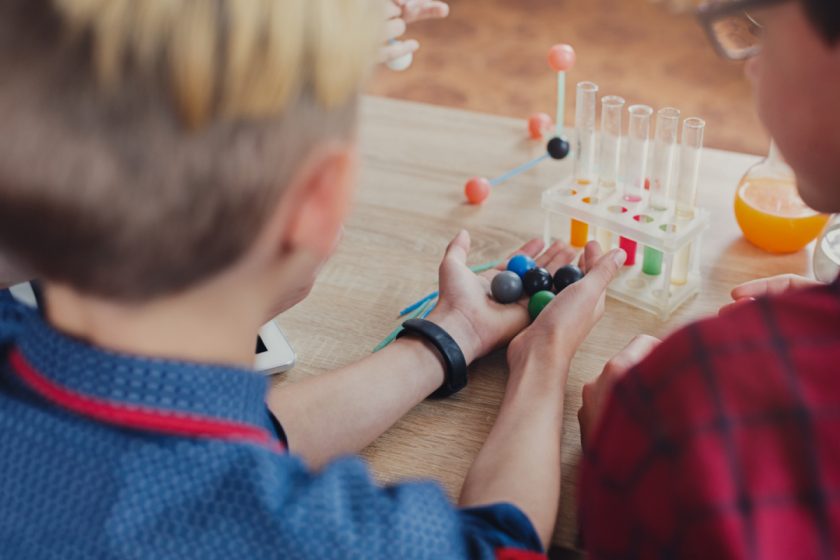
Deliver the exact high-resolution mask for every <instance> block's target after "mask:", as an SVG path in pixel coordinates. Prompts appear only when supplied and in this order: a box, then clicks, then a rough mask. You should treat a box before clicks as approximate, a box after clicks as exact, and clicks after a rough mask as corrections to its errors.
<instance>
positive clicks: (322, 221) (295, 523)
mask: <svg viewBox="0 0 840 560" xmlns="http://www.w3.org/2000/svg"><path fill="white" fill-rule="evenodd" d="M384 9H385V7H384V4H383V3H382V2H375V1H372V0H286V1H282V2H281V1H273V0H215V1H211V0H180V1H175V0H5V1H3V2H2V3H0V75H2V76H3V78H2V80H1V81H0V127H2V128H0V250H2V252H3V254H7V255H10V256H11V257H12V258H13V259H14V260H15V262H16V263H19V264H21V265H22V266H24V267H25V268H26V269H28V270H31V271H33V273H34V274H36V275H37V276H38V277H39V278H42V279H43V281H44V288H45V297H46V307H45V313H44V316H41V315H39V314H36V313H33V312H29V311H26V310H24V309H23V308H21V307H19V306H16V305H14V304H10V303H2V304H0V433H2V434H3V437H2V438H0V472H2V477H0V551H2V555H3V557H8V558H27V559H36V558H202V559H207V558H275V557H276V558H317V559H323V558H392V559H393V558H401V559H409V558H467V557H469V558H492V557H496V556H499V557H501V556H505V555H508V556H510V555H514V556H515V555H522V554H526V553H528V552H531V553H535V554H537V553H539V552H540V551H542V549H543V546H544V544H545V543H546V542H547V541H548V539H549V538H550V535H551V531H552V528H553V524H554V519H555V517H556V510H557V503H558V494H559V481H560V477H559V468H560V460H559V454H560V434H561V424H562V408H563V386H564V382H565V378H566V373H567V370H568V362H569V360H570V359H571V356H572V355H573V353H574V351H575V349H576V347H577V345H578V344H579V343H580V341H581V340H582V338H583V337H584V336H585V335H586V333H587V332H588V330H589V329H590V328H591V326H592V324H593V323H594V322H595V321H596V320H597V318H598V316H599V315H600V314H601V313H602V310H603V297H604V289H605V287H606V285H607V283H608V282H609V280H610V279H611V278H612V276H613V275H614V274H615V272H616V270H617V269H618V267H619V266H620V265H621V263H622V261H623V255H622V254H621V253H618V254H610V255H608V256H607V257H604V258H600V255H599V250H598V248H597V247H596V246H593V247H590V248H589V249H588V253H587V255H586V263H587V264H588V265H589V266H587V267H586V268H587V269H588V270H589V274H588V275H587V277H586V278H585V279H584V280H583V281H582V282H580V283H578V284H576V285H575V286H573V287H572V288H569V289H568V290H567V291H565V292H564V293H563V294H562V295H561V296H559V297H558V298H557V300H556V301H555V302H554V303H553V304H552V305H550V306H549V307H548V308H547V309H546V311H545V312H544V313H543V314H542V315H541V316H540V318H539V320H538V321H536V322H535V323H534V324H533V325H532V326H530V327H529V328H527V329H525V330H523V328H524V327H525V326H526V324H527V312H526V310H525V308H524V305H508V306H502V305H498V304H496V303H495V302H493V301H492V300H491V299H490V298H489V297H488V292H489V290H488V288H489V280H490V278H491V277H492V275H493V274H495V272H492V273H489V274H486V275H484V276H476V275H474V274H472V273H471V272H470V271H469V269H468V268H467V267H466V265H465V262H466V258H467V254H468V252H469V237H468V236H467V234H466V233H464V232H462V233H460V234H458V236H457V237H455V239H454V240H453V242H452V243H451V245H450V246H449V248H448V249H447V252H446V255H445V256H444V259H443V262H442V264H441V269H440V285H441V299H440V304H439V305H438V307H437V310H436V311H435V313H434V314H432V315H431V316H430V317H429V321H428V322H426V323H423V324H421V325H419V326H416V329H417V330H413V331H411V333H410V336H406V337H404V338H401V339H400V340H399V341H398V342H397V343H395V344H393V345H392V346H391V347H389V348H388V349H386V350H384V351H382V352H380V353H377V354H375V355H373V356H371V357H369V358H366V359H365V360H362V361H360V362H358V363H356V364H351V365H348V366H346V367H344V368H342V369H340V370H337V371H334V372H329V373H326V374H323V375H320V376H317V377H315V378H312V379H309V380H307V381H304V382H300V383H295V384H292V385H290V386H287V387H283V388H282V389H281V390H278V391H275V392H272V393H271V394H267V388H266V382H265V380H264V378H262V377H260V376H258V375H256V374H254V373H252V372H251V371H249V369H250V364H251V361H252V358H253V351H254V348H253V341H254V333H255V332H256V330H257V329H258V327H259V325H260V324H262V323H263V322H264V321H265V320H266V319H267V318H268V317H270V316H272V315H273V314H274V313H277V312H279V311H282V310H284V309H287V308H289V307H290V306H292V305H294V304H295V303H296V302H298V301H300V300H301V299H302V298H304V297H305V296H306V294H307V293H308V291H309V289H310V287H311V286H312V283H313V282H314V280H315V277H316V274H317V271H318V269H319V268H320V266H321V265H322V264H323V263H324V261H325V260H326V259H327V258H328V257H329V255H330V253H331V252H332V250H333V248H334V246H335V244H336V240H337V238H338V237H339V232H340V231H341V226H342V222H343V219H344V217H345V215H346V213H347V211H348V205H349V201H350V199H351V197H352V194H353V187H354V182H355V178H354V174H355V170H356V167H357V154H356V147H355V145H356V144H355V122H356V105H357V98H358V94H359V90H360V87H361V83H362V81H363V79H364V77H365V74H366V73H367V70H368V66H369V63H370V61H371V60H373V59H375V58H376V49H377V46H378V44H379V42H380V41H379V38H380V37H381V36H382V33H383V30H382V20H383V10H384ZM541 250H542V245H541V243H539V242H537V241H532V242H529V243H528V244H526V245H525V246H523V247H522V249H521V251H522V252H524V253H526V254H530V255H533V256H537V254H538V253H539V252H540V251H541ZM571 258H572V254H571V252H570V251H569V250H568V249H567V248H566V247H564V246H562V245H559V244H558V245H553V246H551V247H549V248H547V249H546V250H545V251H544V252H542V254H541V255H540V256H539V257H538V262H539V263H540V264H541V265H542V266H545V267H547V268H549V269H550V270H553V269H556V268H558V267H559V266H562V265H565V264H567V263H568V262H569V261H570V260H571ZM520 331H521V332H520ZM185 332H190V333H193V335H192V336H190V337H189V338H185V337H184V336H183V333H185ZM430 333H432V334H433V335H434V337H433V336H431V335H430ZM514 336H516V338H515V339H514V340H513V342H512V343H511V345H510V347H509V350H508V359H509V362H510V367H511V375H510V382H509V388H508V391H507V394H506V396H505V399H504V402H503V403H502V407H501V411H500V414H499V418H498V420H497V423H496V425H495V427H494V428H493V430H492V432H491V434H490V436H489V438H488V441H487V443H486V445H485V447H484V448H483V450H482V451H481V453H480V454H479V456H478V458H477V459H476V461H475V464H474V466H473V468H472V469H471V471H470V473H469V475H468V477H467V480H466V482H465V484H464V489H463V492H462V496H461V499H460V506H461V509H458V508H456V507H454V506H453V505H451V504H450V503H449V501H448V500H447V498H446V496H445V494H444V493H443V491H442V490H441V489H440V488H439V487H438V486H437V485H435V484H433V483H411V484H401V485H396V486H390V487H387V488H382V487H379V486H377V485H375V484H374V483H373V482H372V481H371V480H370V477H369V475H368V473H367V471H366V468H365V466H364V465H363V464H362V463H361V462H360V461H359V460H358V459H356V458H352V457H345V458H340V457H342V456H348V455H351V454H353V453H355V452H357V451H358V450H360V449H361V448H363V447H364V446H365V445H367V444H368V443H369V442H370V441H372V440H373V439H374V438H376V437H377V436H378V435H379V434H381V433H382V432H383V431H384V430H385V429H387V428H388V427H389V426H390V425H391V424H392V423H393V422H394V421H396V420H397V419H398V418H399V417H400V416H401V415H403V414H404V413H405V412H406V411H407V410H409V409H410V408H411V407H412V406H414V405H415V404H417V403H418V402H420V401H421V400H422V399H424V398H426V397H427V396H429V395H430V394H432V393H434V392H437V393H438V394H439V395H440V394H445V393H450V392H452V391H453V390H455V389H457V387H458V386H459V385H458V383H457V381H458V379H456V378H457V376H458V375H463V374H464V373H465V372H464V368H465V364H468V363H470V362H472V361H473V360H474V359H476V358H477V357H479V356H482V355H484V354H486V353H487V352H489V351H490V350H492V349H493V348H496V347H498V346H500V345H503V344H505V343H507V342H508V341H509V340H510V339H511V338H513V337H514ZM441 341H443V342H444V343H445V344H444V345H443V346H440V344H441ZM459 360H460V362H459ZM545 364H552V367H551V368H547V367H545ZM266 402H268V406H266ZM316 411H317V413H316ZM523 557H524V556H523Z"/></svg>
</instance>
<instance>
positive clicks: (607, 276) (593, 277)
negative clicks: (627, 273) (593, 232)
mask: <svg viewBox="0 0 840 560" xmlns="http://www.w3.org/2000/svg"><path fill="white" fill-rule="evenodd" d="M596 245H597V244H596ZM587 248H588V246H587ZM596 249H600V247H593V248H592V249H591V251H593V252H594V251H595V250H596ZM626 260H627V253H625V252H624V250H623V249H614V250H612V251H610V252H609V253H607V254H606V255H604V256H602V257H601V258H600V259H598V261H597V262H595V263H594V265H592V266H590V267H589V270H588V271H587V274H586V276H584V277H583V280H581V282H579V284H583V285H585V286H587V289H589V290H592V291H593V292H594V293H598V294H600V293H603V292H604V291H605V290H606V289H607V286H608V285H609V283H610V282H612V281H613V278H615V276H616V274H618V271H619V270H621V267H622V266H623V265H624V261H626Z"/></svg>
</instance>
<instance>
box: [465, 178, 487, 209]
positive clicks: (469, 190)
mask: <svg viewBox="0 0 840 560" xmlns="http://www.w3.org/2000/svg"><path fill="white" fill-rule="evenodd" d="M464 194H465V195H467V200H468V201H469V203H470V204H481V203H482V202H484V201H485V200H487V197H488V196H490V182H489V181H488V180H487V179H485V178H484V177H473V178H472V179H470V180H469V181H467V185H466V186H465V187H464Z"/></svg>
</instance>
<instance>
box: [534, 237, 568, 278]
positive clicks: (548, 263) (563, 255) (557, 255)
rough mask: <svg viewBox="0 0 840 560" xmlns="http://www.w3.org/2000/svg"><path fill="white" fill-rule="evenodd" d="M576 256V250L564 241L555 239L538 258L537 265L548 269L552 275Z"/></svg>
mask: <svg viewBox="0 0 840 560" xmlns="http://www.w3.org/2000/svg"><path fill="white" fill-rule="evenodd" d="M574 258H575V251H574V249H572V248H571V247H569V246H568V245H566V244H565V243H564V242H562V241H559V240H558V241H555V242H554V243H552V244H551V245H549V247H548V249H546V250H545V252H544V253H543V254H542V255H540V256H539V258H538V259H537V266H541V267H543V268H545V269H546V270H548V271H549V272H550V273H551V274H552V275H553V274H554V273H555V272H557V269H558V268H560V267H561V266H566V265H567V264H569V263H570V262H572V261H573V260H574Z"/></svg>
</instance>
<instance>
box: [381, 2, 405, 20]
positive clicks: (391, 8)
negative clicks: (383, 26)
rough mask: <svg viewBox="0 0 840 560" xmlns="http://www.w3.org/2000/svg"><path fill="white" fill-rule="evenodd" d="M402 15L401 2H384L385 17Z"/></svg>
mask: <svg viewBox="0 0 840 560" xmlns="http://www.w3.org/2000/svg"><path fill="white" fill-rule="evenodd" d="M401 15H402V2H398V1H397V0H392V1H391V2H387V3H386V4H385V19H391V18H396V17H400V16H401Z"/></svg>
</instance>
